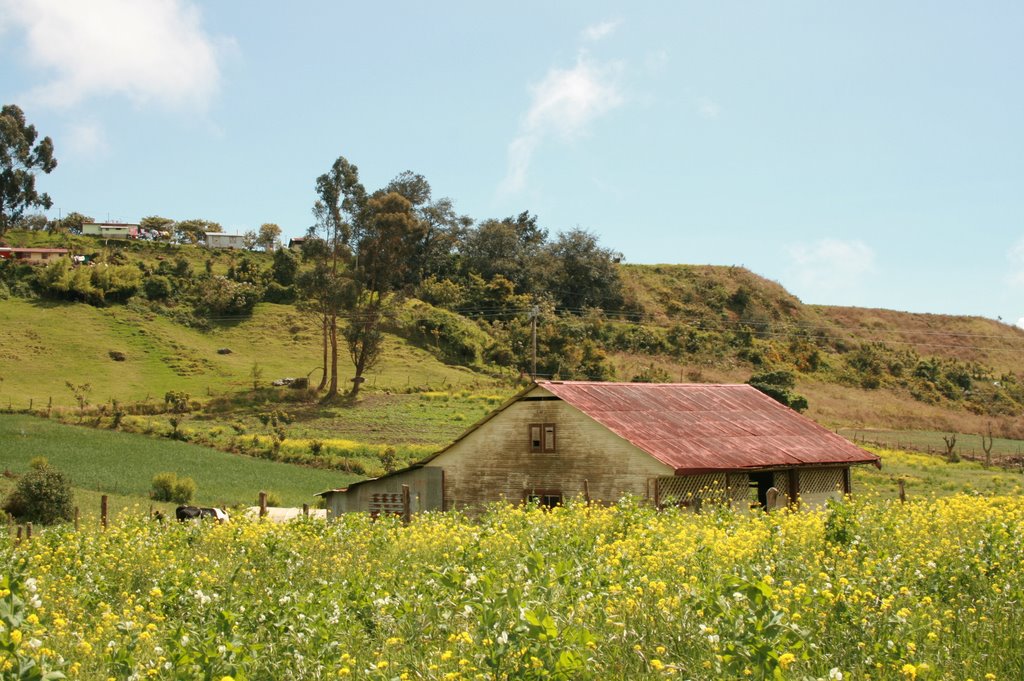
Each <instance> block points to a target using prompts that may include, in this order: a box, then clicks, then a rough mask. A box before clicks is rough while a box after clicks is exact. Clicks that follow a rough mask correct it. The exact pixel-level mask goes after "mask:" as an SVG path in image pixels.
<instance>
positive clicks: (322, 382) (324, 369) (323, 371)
mask: <svg viewBox="0 0 1024 681" xmlns="http://www.w3.org/2000/svg"><path fill="white" fill-rule="evenodd" d="M320 326H321V327H322V328H321V331H322V332H323V341H324V342H323V346H324V358H323V362H322V363H321V364H320V367H321V371H320V385H318V386H317V387H316V391H317V392H320V391H321V390H323V389H324V388H326V387H327V315H324V316H323V318H322V319H321V320H320Z"/></svg>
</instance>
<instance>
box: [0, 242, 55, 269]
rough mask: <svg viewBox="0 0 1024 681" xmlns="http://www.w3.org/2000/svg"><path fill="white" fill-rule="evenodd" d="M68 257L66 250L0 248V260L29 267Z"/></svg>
mask: <svg viewBox="0 0 1024 681" xmlns="http://www.w3.org/2000/svg"><path fill="white" fill-rule="evenodd" d="M66 257H68V249H66V248H15V247H13V246H0V259H3V260H16V261H17V262H23V263H27V264H29V265H48V264H50V263H51V262H54V261H56V260H59V259H60V258H66Z"/></svg>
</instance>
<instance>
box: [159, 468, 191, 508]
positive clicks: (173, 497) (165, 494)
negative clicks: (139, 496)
mask: <svg viewBox="0 0 1024 681" xmlns="http://www.w3.org/2000/svg"><path fill="white" fill-rule="evenodd" d="M152 485H153V491H152V492H150V496H151V497H152V498H153V499H155V500H156V501H173V502H175V503H178V504H187V503H189V502H190V501H192V497H193V495H195V493H196V481H195V480H193V479H192V478H179V477H178V476H177V475H176V474H175V473H157V474H156V475H154V476H153V483H152Z"/></svg>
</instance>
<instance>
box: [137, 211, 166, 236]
mask: <svg viewBox="0 0 1024 681" xmlns="http://www.w3.org/2000/svg"><path fill="white" fill-rule="evenodd" d="M139 229H146V230H154V231H157V232H169V233H173V232H174V220H172V219H171V218H165V217H161V216H159V215H148V216H146V217H144V218H142V219H141V220H139Z"/></svg>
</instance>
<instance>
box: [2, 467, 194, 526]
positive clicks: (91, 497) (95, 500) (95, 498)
mask: <svg viewBox="0 0 1024 681" xmlns="http://www.w3.org/2000/svg"><path fill="white" fill-rule="evenodd" d="M15 484H16V481H15V480H14V479H12V478H6V477H5V478H0V498H4V497H6V496H7V495H8V494H9V493H10V492H11V491H12V490H13V489H14V485H15ZM72 492H73V494H74V498H75V506H77V507H78V509H79V512H80V513H81V516H80V517H81V521H82V522H83V523H87V524H98V523H99V521H100V498H101V497H102V496H103V494H104V493H103V492H97V491H94V490H90V489H83V488H81V487H73V488H72ZM175 506H177V504H172V503H168V502H161V501H152V500H150V499H144V498H142V497H138V496H134V495H127V494H109V493H107V517H108V519H114V518H117V517H118V516H119V515H130V516H138V515H140V514H144V513H148V512H149V509H150V508H151V507H152V509H153V510H154V511H160V512H161V513H163V514H164V515H165V516H170V515H173V513H174V508H175Z"/></svg>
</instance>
